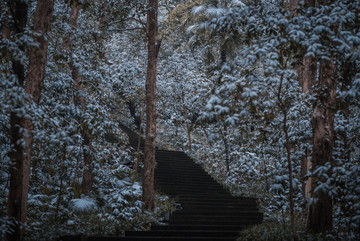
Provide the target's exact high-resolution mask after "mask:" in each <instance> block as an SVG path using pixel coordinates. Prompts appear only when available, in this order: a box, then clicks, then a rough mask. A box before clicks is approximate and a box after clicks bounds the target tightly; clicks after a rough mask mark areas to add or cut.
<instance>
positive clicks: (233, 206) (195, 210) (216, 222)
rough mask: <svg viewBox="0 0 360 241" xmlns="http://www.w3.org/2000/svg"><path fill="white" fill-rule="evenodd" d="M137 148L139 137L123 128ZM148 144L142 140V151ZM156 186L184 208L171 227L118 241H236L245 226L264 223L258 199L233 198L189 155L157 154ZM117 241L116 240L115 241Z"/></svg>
mask: <svg viewBox="0 0 360 241" xmlns="http://www.w3.org/2000/svg"><path fill="white" fill-rule="evenodd" d="M123 129H124V131H125V132H126V133H127V134H128V135H129V138H130V144H131V145H132V146H133V147H134V148H136V147H137V143H138V136H137V135H136V134H134V133H133V132H132V131H131V130H129V129H127V128H126V127H123ZM143 146H144V140H141V147H143ZM155 156H156V162H157V166H156V169H155V183H156V187H157V188H158V189H159V190H160V191H161V192H162V193H164V194H166V195H169V196H171V197H173V198H175V200H176V201H177V203H179V204H180V205H181V209H180V210H179V211H176V212H174V213H173V214H171V216H170V219H169V223H168V225H163V226H152V227H151V230H150V231H128V232H126V233H125V237H123V238H120V239H119V238H118V239H116V240H147V241H151V240H169V241H171V240H174V241H175V240H179V241H180V240H187V241H189V240H204V241H205V240H209V241H210V240H214V241H215V240H223V241H227V240H229V241H230V240H232V241H233V240H236V237H237V236H238V232H239V231H240V230H241V229H242V228H243V227H245V226H248V225H251V224H256V223H259V222H261V221H262V218H263V215H262V213H260V212H259V210H258V207H257V204H256V200H255V199H254V198H244V197H233V196H231V195H230V193H229V192H228V191H226V190H225V189H224V188H223V187H222V186H221V185H220V184H218V183H217V182H216V181H215V180H214V179H213V178H212V177H211V176H209V175H208V174H207V173H206V172H205V171H204V170H203V169H202V167H201V166H200V165H198V164H196V163H194V162H193V161H192V160H191V159H190V158H189V157H188V156H187V155H186V154H185V153H183V152H179V151H168V150H158V149H157V150H156V154H155ZM114 240H115V239H114Z"/></svg>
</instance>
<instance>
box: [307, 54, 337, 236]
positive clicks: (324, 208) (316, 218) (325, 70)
mask: <svg viewBox="0 0 360 241" xmlns="http://www.w3.org/2000/svg"><path fill="white" fill-rule="evenodd" d="M335 68H336V67H335V64H334V63H333V61H332V60H331V61H330V62H329V63H322V64H321V66H320V77H319V83H318V86H317V93H318V95H319V97H318V100H317V102H316V106H315V109H314V113H313V116H312V119H311V124H312V127H313V142H314V146H313V154H312V171H315V170H316V169H317V168H318V167H319V166H324V165H326V164H327V163H331V161H332V151H333V146H334V136H333V133H334V118H335V110H336V82H337V81H336V79H335V75H334V74H335ZM316 180H317V178H314V183H313V185H312V190H314V189H315V188H316ZM322 181H324V180H322ZM313 197H314V198H316V200H317V201H316V202H315V203H314V204H312V205H310V209H309V216H308V220H307V229H308V230H309V231H311V232H313V233H320V232H325V231H329V230H331V229H332V198H331V197H330V196H329V195H328V194H327V193H323V192H321V191H319V192H317V193H313Z"/></svg>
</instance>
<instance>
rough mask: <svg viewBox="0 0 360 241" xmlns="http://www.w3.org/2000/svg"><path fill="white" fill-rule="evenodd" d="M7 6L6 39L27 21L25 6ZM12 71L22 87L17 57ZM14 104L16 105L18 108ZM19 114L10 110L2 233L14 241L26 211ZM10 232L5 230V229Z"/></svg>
mask: <svg viewBox="0 0 360 241" xmlns="http://www.w3.org/2000/svg"><path fill="white" fill-rule="evenodd" d="M9 5H10V6H9V8H10V9H12V11H10V14H11V16H12V20H13V22H12V23H9V26H6V27H4V26H3V29H2V35H3V36H4V37H6V38H9V37H10V33H11V31H13V32H15V34H21V33H23V32H24V29H25V26H26V23H27V13H28V5H27V4H26V3H25V2H23V1H20V0H17V1H10V2H9ZM19 49H21V50H23V51H24V46H19ZM12 70H13V73H14V74H15V75H16V77H17V80H18V83H17V84H18V86H19V87H23V84H24V82H25V73H24V72H25V68H24V65H23V63H21V62H20V61H18V60H15V61H13V65H12ZM19 107H20V106H17V107H16V108H19ZM23 120H24V119H23V117H21V116H19V115H18V114H17V113H16V112H12V113H10V142H11V147H12V151H11V152H10V153H9V157H10V160H11V167H10V186H9V196H8V203H7V216H8V218H9V219H10V221H11V224H12V225H13V226H11V227H7V230H8V232H7V233H6V236H5V240H7V241H15V240H16V241H17V240H21V238H22V230H21V226H20V225H21V222H22V221H25V220H23V217H24V216H25V215H24V214H23V213H24V212H25V213H26V210H23V209H22V207H23V204H22V202H23V201H24V200H25V199H26V198H25V197H24V195H23V194H24V193H23V173H24V164H25V158H24V156H25V155H24V148H23V145H22V142H21V140H22V133H21V131H20V130H21V127H22V125H23V122H24V121H23ZM10 228H11V229H12V230H13V232H9V231H10V230H9V229H10Z"/></svg>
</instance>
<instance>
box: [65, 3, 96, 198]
mask: <svg viewBox="0 0 360 241" xmlns="http://www.w3.org/2000/svg"><path fill="white" fill-rule="evenodd" d="M80 9H81V6H80V4H79V3H78V2H77V1H74V2H73V3H72V4H71V12H70V18H69V25H70V26H71V27H72V28H73V30H74V29H76V27H77V21H78V18H79V14H80ZM71 37H72V36H71V34H69V35H67V36H66V38H65V42H64V47H65V48H66V49H67V50H68V51H69V54H70V55H71V56H70V62H69V67H70V70H71V76H72V79H73V80H74V88H75V90H76V94H75V97H74V102H75V105H76V106H78V107H80V108H81V109H82V110H83V111H85V110H86V103H85V98H84V96H83V93H82V92H83V88H82V85H81V76H80V74H79V68H78V67H77V66H75V64H74V60H73V58H72V43H71ZM79 122H80V128H81V137H82V148H83V156H84V172H83V177H82V182H81V192H82V193H84V194H88V193H89V192H90V191H91V188H92V185H93V180H94V175H93V168H92V162H93V158H92V154H91V153H92V151H93V146H92V139H91V135H90V132H89V129H88V127H87V125H86V124H85V123H84V121H83V119H82V118H81V117H79Z"/></svg>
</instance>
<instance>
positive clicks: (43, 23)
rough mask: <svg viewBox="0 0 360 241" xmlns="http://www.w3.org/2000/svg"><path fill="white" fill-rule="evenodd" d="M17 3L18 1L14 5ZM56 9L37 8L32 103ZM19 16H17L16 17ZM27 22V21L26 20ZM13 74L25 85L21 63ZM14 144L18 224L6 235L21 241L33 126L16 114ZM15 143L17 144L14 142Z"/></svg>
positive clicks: (44, 3) (12, 209)
mask: <svg viewBox="0 0 360 241" xmlns="http://www.w3.org/2000/svg"><path fill="white" fill-rule="evenodd" d="M16 4H17V2H15V5H16ZM17 7H20V8H21V10H20V12H21V13H22V14H20V15H19V16H18V17H19V18H21V20H19V19H18V21H16V20H15V19H14V22H15V23H16V22H18V23H16V25H17V27H16V28H15V29H16V32H18V31H19V29H20V30H21V29H22V30H21V31H23V29H24V27H25V25H26V21H27V19H26V16H27V6H26V5H24V3H23V2H21V4H19V5H16V8H15V12H16V9H17ZM53 8H54V2H53V1H51V0H39V1H38V3H37V6H36V11H35V16H34V27H33V30H34V31H35V32H38V33H41V34H42V35H41V36H39V37H36V38H35V40H36V41H37V42H38V43H39V46H37V47H32V48H31V49H30V57H29V66H28V72H27V76H26V80H25V87H24V88H25V92H26V93H27V94H28V95H29V96H30V97H32V99H33V101H34V102H35V103H36V104H38V103H39V101H40V96H41V89H42V86H43V80H44V73H45V65H46V61H47V58H46V57H47V49H48V41H47V40H46V38H45V36H44V34H46V33H47V32H49V31H50V29H51V18H52V13H53ZM15 16H16V14H15ZM24 19H25V20H24ZM14 73H15V74H16V75H17V76H18V78H19V85H20V86H23V84H24V79H25V76H24V66H22V64H21V63H17V64H15V65H14ZM10 118H11V120H10V122H11V127H12V128H11V132H12V133H11V141H12V143H13V144H14V152H16V153H10V158H11V160H12V162H13V163H15V168H11V170H10V189H9V199H8V217H10V218H13V219H14V220H16V221H17V222H18V223H16V224H15V228H14V230H15V232H14V233H13V234H9V235H7V237H6V239H7V240H21V239H22V238H23V230H21V228H20V224H21V223H24V222H25V221H26V211H27V200H28V191H29V181H30V164H31V152H32V140H33V133H32V132H33V129H34V126H33V123H32V122H31V120H30V119H26V118H23V117H18V116H16V114H15V113H12V114H11V117H10ZM20 126H22V127H23V128H24V129H25V131H26V132H25V133H24V135H22V134H21V133H20V131H19V127H20ZM21 139H23V140H24V142H25V148H24V147H23V146H22V145H21V143H20V142H18V140H21ZM15 141H16V142H15Z"/></svg>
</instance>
